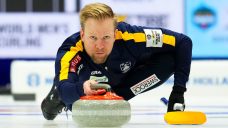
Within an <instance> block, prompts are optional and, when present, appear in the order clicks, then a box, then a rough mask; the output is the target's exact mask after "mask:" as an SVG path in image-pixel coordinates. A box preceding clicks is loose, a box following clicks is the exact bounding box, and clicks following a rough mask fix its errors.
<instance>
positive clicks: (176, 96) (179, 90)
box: [167, 86, 186, 112]
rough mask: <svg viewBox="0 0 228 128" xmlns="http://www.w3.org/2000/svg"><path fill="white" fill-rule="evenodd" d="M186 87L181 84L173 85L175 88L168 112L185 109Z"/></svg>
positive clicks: (170, 97)
mask: <svg viewBox="0 0 228 128" xmlns="http://www.w3.org/2000/svg"><path fill="white" fill-rule="evenodd" d="M185 91H186V88H183V87H181V86H173V90H172V92H171V94H170V96H169V103H168V110H167V111H168V112H172V111H184V108H185V104H184V92H185Z"/></svg>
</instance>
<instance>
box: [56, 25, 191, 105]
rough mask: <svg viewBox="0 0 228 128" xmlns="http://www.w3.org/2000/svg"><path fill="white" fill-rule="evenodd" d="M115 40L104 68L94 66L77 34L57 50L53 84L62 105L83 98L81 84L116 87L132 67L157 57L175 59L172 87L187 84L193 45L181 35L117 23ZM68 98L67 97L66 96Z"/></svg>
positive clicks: (164, 30)
mask: <svg viewBox="0 0 228 128" xmlns="http://www.w3.org/2000/svg"><path fill="white" fill-rule="evenodd" d="M117 30H118V31H117V34H116V40H115V42H114V46H113V49H112V52H111V54H110V56H109V57H108V59H107V61H106V63H105V64H95V63H93V61H92V60H91V59H90V57H89V56H88V55H87V53H86V52H85V49H84V47H83V42H82V41H81V39H80V33H79V32H78V33H75V34H73V35H72V36H70V37H68V38H67V39H66V40H65V41H64V42H63V44H62V45H61V47H60V48H59V50H58V53H57V57H56V63H55V73H56V77H55V82H54V84H56V86H57V87H58V89H59V92H60V96H61V98H62V100H63V101H64V103H65V104H72V103H73V102H74V99H78V98H79V97H80V96H82V95H84V92H83V83H84V81H86V80H89V79H94V80H96V81H98V82H107V83H110V85H111V86H117V85H118V84H119V83H120V82H121V81H122V80H123V79H124V77H125V76H126V75H127V74H128V72H129V71H131V69H132V68H134V66H135V65H137V64H139V63H143V62H145V61H147V60H150V59H151V56H156V55H158V54H170V55H173V56H174V57H175V65H176V66H175V71H174V78H175V79H174V84H175V85H181V86H184V87H185V85H186V82H187V81H188V77H189V72H190V65H191V54H192V53H191V50H192V42H191V39H190V38H189V37H187V36H186V35H184V34H181V33H177V32H173V31H171V30H167V29H163V28H150V27H141V26H132V25H129V24H127V23H124V22H120V23H118V26H117ZM66 94H67V95H66Z"/></svg>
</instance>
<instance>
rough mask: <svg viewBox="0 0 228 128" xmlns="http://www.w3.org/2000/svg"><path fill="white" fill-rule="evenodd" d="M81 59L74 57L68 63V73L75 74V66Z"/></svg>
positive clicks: (77, 56)
mask: <svg viewBox="0 0 228 128" xmlns="http://www.w3.org/2000/svg"><path fill="white" fill-rule="evenodd" d="M81 59H82V58H81V57H80V56H79V55H76V56H75V57H74V58H73V59H72V60H71V62H70V72H76V68H77V65H78V64H79V62H80V61H81Z"/></svg>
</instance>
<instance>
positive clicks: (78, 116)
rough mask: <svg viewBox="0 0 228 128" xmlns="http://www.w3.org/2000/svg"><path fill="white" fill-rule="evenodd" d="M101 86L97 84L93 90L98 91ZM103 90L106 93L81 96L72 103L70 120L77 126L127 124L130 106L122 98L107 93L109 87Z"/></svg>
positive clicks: (117, 125) (116, 125) (118, 125)
mask: <svg viewBox="0 0 228 128" xmlns="http://www.w3.org/2000/svg"><path fill="white" fill-rule="evenodd" d="M97 86H98V87H97ZM101 86H104V84H102V85H101V84H98V85H96V87H94V86H93V88H96V89H99V88H100V87H101ZM105 86H106V85H105ZM101 88H104V87H101ZM105 89H106V90H107V92H106V93H105V94H104V95H94V96H83V97H81V98H80V99H79V100H77V101H76V102H74V103H73V106H72V119H73V121H74V122H76V123H77V124H78V126H80V127H120V126H122V125H124V124H126V123H127V122H129V120H130V118H131V107H130V104H129V103H128V102H127V101H125V100H124V99H123V98H122V97H120V96H117V95H116V94H115V93H112V92H111V91H109V90H110V86H109V85H108V86H107V87H105Z"/></svg>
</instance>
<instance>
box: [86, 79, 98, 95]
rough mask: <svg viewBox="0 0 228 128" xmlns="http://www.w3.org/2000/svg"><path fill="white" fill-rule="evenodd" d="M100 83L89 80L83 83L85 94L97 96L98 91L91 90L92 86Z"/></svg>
mask: <svg viewBox="0 0 228 128" xmlns="http://www.w3.org/2000/svg"><path fill="white" fill-rule="evenodd" d="M97 83H98V82H96V81H95V80H87V81H85V82H84V83H83V89H84V93H85V94H86V95H95V94H97V91H96V90H92V89H91V87H90V86H91V85H92V84H97Z"/></svg>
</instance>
